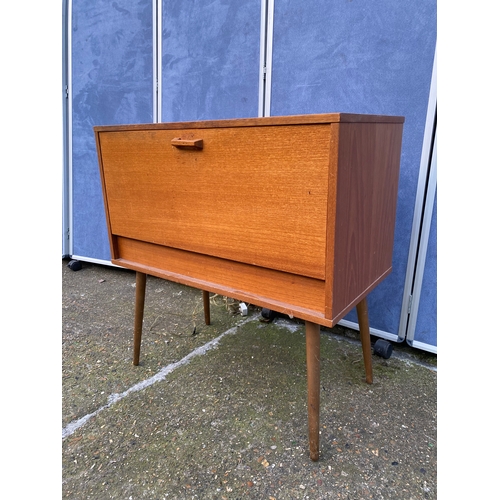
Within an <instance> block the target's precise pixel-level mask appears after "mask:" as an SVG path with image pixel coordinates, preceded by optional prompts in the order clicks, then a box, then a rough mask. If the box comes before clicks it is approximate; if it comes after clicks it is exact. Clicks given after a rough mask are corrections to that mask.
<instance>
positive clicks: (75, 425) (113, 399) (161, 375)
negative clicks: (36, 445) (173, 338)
mask: <svg viewBox="0 0 500 500" xmlns="http://www.w3.org/2000/svg"><path fill="white" fill-rule="evenodd" d="M256 318H257V315H254V316H250V317H248V318H247V319H245V320H244V321H242V322H241V323H238V324H237V325H236V326H234V327H233V328H230V329H229V330H226V331H225V332H224V333H221V334H220V335H219V336H218V337H217V338H215V339H213V340H211V341H210V342H207V343H206V344H204V345H202V346H200V347H198V348H197V349H195V350H194V351H191V352H190V353H189V354H188V355H187V356H185V357H184V358H182V359H181V360H180V361H177V362H176V363H171V364H169V365H167V366H164V367H163V368H162V369H161V370H160V371H159V372H157V373H156V374H155V375H153V376H152V377H150V378H148V379H146V380H143V381H141V382H138V383H137V384H135V385H133V386H132V387H130V388H129V389H127V390H126V391H124V392H122V393H120V394H116V393H115V394H111V395H110V396H108V403H107V404H105V405H104V406H101V407H100V408H99V409H97V410H96V411H94V412H92V413H89V414H88V415H85V416H84V417H82V418H79V419H78V420H73V422H70V423H69V424H68V425H67V426H66V427H64V429H63V430H62V438H63V439H66V438H67V437H68V436H71V434H73V433H74V432H75V431H76V430H77V429H79V428H80V427H82V426H83V425H85V424H86V423H87V422H88V421H89V420H90V419H91V418H93V417H95V416H96V415H97V414H99V413H100V412H101V411H103V410H105V409H106V408H109V407H110V406H111V405H113V404H115V403H117V402H118V401H120V400H121V399H123V398H125V397H127V396H128V395H129V394H132V393H133V392H137V391H142V390H143V389H146V387H149V386H150V385H153V384H156V382H160V381H162V380H164V379H165V377H166V376H167V375H169V374H170V373H172V372H173V371H174V370H176V369H177V368H179V367H181V366H184V365H186V364H187V363H189V362H190V361H191V359H192V358H194V357H196V356H202V355H203V354H205V353H206V352H207V351H209V350H210V349H213V348H214V347H216V346H217V345H218V343H219V342H220V340H221V339H222V338H223V337H225V336H226V335H231V334H234V333H236V332H237V331H238V328H239V327H240V326H242V325H244V324H245V323H248V322H249V321H253V320H255V319H256Z"/></svg>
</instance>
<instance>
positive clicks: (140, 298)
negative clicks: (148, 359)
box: [133, 272, 146, 366]
mask: <svg viewBox="0 0 500 500" xmlns="http://www.w3.org/2000/svg"><path fill="white" fill-rule="evenodd" d="M145 296H146V275H145V274H144V273H140V272H137V273H136V276H135V322H134V361H133V363H134V365H135V366H137V365H138V364H139V356H140V352H141V338H142V320H143V318H144V298H145Z"/></svg>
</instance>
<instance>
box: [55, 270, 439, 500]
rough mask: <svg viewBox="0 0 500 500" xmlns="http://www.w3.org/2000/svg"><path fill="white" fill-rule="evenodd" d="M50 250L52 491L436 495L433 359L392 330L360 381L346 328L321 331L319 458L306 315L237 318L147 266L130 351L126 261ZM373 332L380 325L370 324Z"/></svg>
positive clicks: (83, 494) (233, 309)
mask: <svg viewBox="0 0 500 500" xmlns="http://www.w3.org/2000/svg"><path fill="white" fill-rule="evenodd" d="M67 263H68V261H67V260H63V262H62V280H63V286H62V290H63V297H62V325H63V332H62V336H63V347H62V353H63V360H62V377H63V381H62V388H63V400H62V436H63V437H62V465H63V470H62V497H63V498H70V499H98V500H103V499H158V500H160V499H170V498H177V499H191V498H200V499H227V500H229V499H245V498H249V499H266V500H268V499H269V500H270V499H323V498H324V499H329V498H332V499H370V498H373V499H389V498H393V499H434V498H436V497H437V493H436V491H437V464H436V461H437V443H436V420H437V415H436V412H437V402H436V399H437V387H436V386H437V384H436V377H437V368H436V367H437V359H436V356H435V355H433V354H429V353H424V352H422V351H417V350H413V349H411V348H409V347H408V346H406V345H404V344H400V345H394V352H393V354H392V356H391V357H390V358H389V359H387V360H385V359H383V358H380V357H377V356H373V362H374V383H373V384H372V385H368V384H366V382H365V381H364V368H363V361H362V353H361V345H360V343H359V339H358V334H357V332H352V331H350V330H346V329H345V328H341V327H335V328H333V329H322V334H321V388H322V389H321V413H320V419H321V422H320V428H321V437H320V448H321V455H320V460H319V461H318V462H311V461H310V459H309V455H308V436H307V407H306V399H307V389H306V367H305V338H304V325H303V324H302V323H301V322H300V321H294V320H290V319H279V320H275V321H273V322H272V323H265V322H263V321H261V316H260V311H259V310H258V309H257V308H254V307H250V308H249V314H248V316H246V317H243V316H241V315H240V314H239V313H238V305H237V304H235V303H233V301H231V300H229V299H227V298H224V297H220V296H212V298H211V303H212V305H211V314H212V324H211V325H210V326H206V325H205V324H204V316H203V305H202V298H201V292H200V291H198V290H195V289H192V288H188V287H185V286H182V285H178V284H175V283H170V282H167V281H164V280H160V279H157V278H153V277H148V281H147V289H146V308H145V317H144V333H143V341H142V351H141V363H140V365H139V366H137V367H135V366H133V365H132V332H133V315H134V297H135V295H134V294H135V274H134V273H133V272H130V271H127V270H123V269H119V268H113V267H108V266H101V265H97V264H89V263H83V268H82V269H81V270H79V271H72V270H70V269H69V268H68V267H67ZM373 340H376V339H373Z"/></svg>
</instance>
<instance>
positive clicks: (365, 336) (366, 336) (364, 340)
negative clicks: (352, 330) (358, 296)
mask: <svg viewBox="0 0 500 500" xmlns="http://www.w3.org/2000/svg"><path fill="white" fill-rule="evenodd" d="M356 312H357V313H358V322H359V333H360V334H361V347H362V349H363V360H364V363H365V374H366V381H367V382H368V383H369V384H371V383H373V371H372V347H371V344H370V323H369V321H368V303H367V301H366V298H364V299H363V300H362V301H361V302H360V303H359V304H358V305H357V306H356Z"/></svg>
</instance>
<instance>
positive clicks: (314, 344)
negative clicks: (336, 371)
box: [306, 321, 320, 462]
mask: <svg viewBox="0 0 500 500" xmlns="http://www.w3.org/2000/svg"><path fill="white" fill-rule="evenodd" d="M319 342H320V335H319V325H317V324H316V323H311V322H309V321H306V361H307V417H308V422H309V456H310V457H311V460H313V461H315V462H316V461H317V460H318V459H319V392H320V361H319V355H320V349H319Z"/></svg>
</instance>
